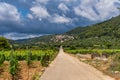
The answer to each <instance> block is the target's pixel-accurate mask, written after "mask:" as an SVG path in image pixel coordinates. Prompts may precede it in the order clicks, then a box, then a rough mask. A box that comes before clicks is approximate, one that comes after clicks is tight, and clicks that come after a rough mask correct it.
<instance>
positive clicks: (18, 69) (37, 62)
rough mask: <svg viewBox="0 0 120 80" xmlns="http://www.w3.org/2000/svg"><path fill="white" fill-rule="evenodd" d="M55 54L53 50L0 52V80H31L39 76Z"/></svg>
mask: <svg viewBox="0 0 120 80" xmlns="http://www.w3.org/2000/svg"><path fill="white" fill-rule="evenodd" d="M56 53H57V52H56V51H55V50H16V51H14V50H9V51H0V80H5V79H8V80H18V79H22V80H33V79H35V78H37V77H39V76H40V75H39V73H40V72H41V73H42V69H43V67H47V66H48V65H49V63H50V62H51V61H52V60H53V59H54V58H55V56H56ZM20 75H21V76H20Z"/></svg>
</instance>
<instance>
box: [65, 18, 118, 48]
mask: <svg viewBox="0 0 120 80" xmlns="http://www.w3.org/2000/svg"><path fill="white" fill-rule="evenodd" d="M65 34H66V35H72V36H74V38H75V39H74V40H72V41H69V42H64V45H66V46H70V45H73V46H75V47H83V48H119V47H120V44H119V42H120V16H117V17H114V18H112V19H110V20H108V21H104V22H101V23H98V24H95V25H91V26H86V27H78V28H76V29H73V30H71V31H69V32H66V33H65Z"/></svg>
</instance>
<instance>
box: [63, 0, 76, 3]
mask: <svg viewBox="0 0 120 80" xmlns="http://www.w3.org/2000/svg"><path fill="white" fill-rule="evenodd" d="M61 1H62V2H66V3H69V2H75V1H77V0H61Z"/></svg>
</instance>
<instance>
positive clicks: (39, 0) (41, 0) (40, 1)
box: [33, 0, 49, 4]
mask: <svg viewBox="0 0 120 80" xmlns="http://www.w3.org/2000/svg"><path fill="white" fill-rule="evenodd" d="M48 1H49V0H35V1H34V2H33V3H34V4H47V3H48Z"/></svg>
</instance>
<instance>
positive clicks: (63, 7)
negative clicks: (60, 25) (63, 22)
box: [58, 3, 69, 12]
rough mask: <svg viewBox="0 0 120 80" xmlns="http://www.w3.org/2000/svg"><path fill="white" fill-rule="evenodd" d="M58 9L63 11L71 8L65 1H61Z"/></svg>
mask: <svg viewBox="0 0 120 80" xmlns="http://www.w3.org/2000/svg"><path fill="white" fill-rule="evenodd" d="M58 9H60V10H62V11H63V12H67V11H69V8H68V7H67V6H66V5H65V4H64V3H60V4H59V6H58Z"/></svg>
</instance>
